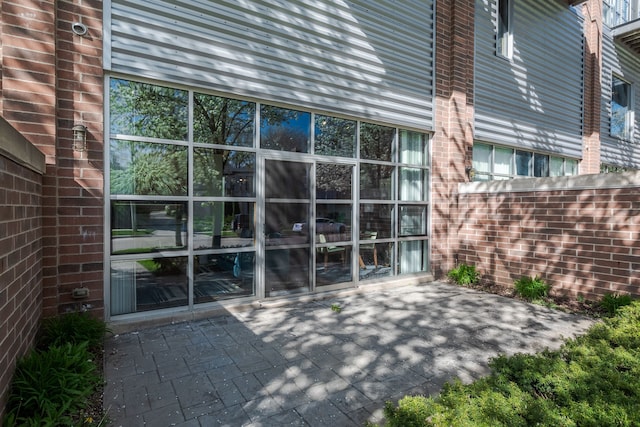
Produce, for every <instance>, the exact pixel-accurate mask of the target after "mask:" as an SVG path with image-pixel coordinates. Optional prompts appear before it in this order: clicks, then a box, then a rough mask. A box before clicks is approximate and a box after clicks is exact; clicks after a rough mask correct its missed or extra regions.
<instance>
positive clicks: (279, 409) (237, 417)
mask: <svg viewBox="0 0 640 427" xmlns="http://www.w3.org/2000/svg"><path fill="white" fill-rule="evenodd" d="M365 290H366V289H365ZM332 304H337V305H339V306H340V307H341V308H342V311H340V312H336V311H333V310H332V309H331V306H332ZM591 324H593V320H591V319H588V318H585V317H582V316H577V315H571V314H565V313H562V312H560V311H555V310H550V309H546V308H544V307H540V306H535V305H530V304H525V303H522V302H519V301H516V300H512V299H508V298H503V297H500V296H496V295H491V294H485V293H481V292H478V291H474V290H470V289H466V288H461V287H457V286H451V285H447V284H443V283H438V282H434V283H426V284H423V285H417V286H408V287H399V288H393V289H384V290H369V291H368V292H366V293H363V294H356V295H354V294H351V295H348V296H334V297H332V298H328V299H325V300H320V301H315V302H310V303H293V304H292V305H289V306H286V307H279V308H267V309H260V310H254V311H250V312H244V313H234V314H231V313H229V314H228V315H224V316H218V317H213V318H211V319H207V320H200V321H193V322H187V323H177V324H173V325H168V326H161V327H156V328H152V329H146V330H140V331H138V332H133V333H127V334H122V335H118V336H114V337H112V338H109V339H108V340H107V342H106V345H105V352H106V355H105V376H106V381H107V384H106V386H105V393H104V405H105V408H106V409H108V414H109V418H110V419H111V420H112V425H114V426H142V425H147V426H152V427H156V426H174V425H175V426H203V427H204V426H207V427H208V426H234V427H235V426H284V425H295V426H334V427H337V426H362V425H364V423H365V422H366V421H373V422H379V421H380V420H381V419H382V407H383V405H384V402H385V401H387V400H392V401H394V402H395V401H396V400H397V399H399V398H401V397H402V396H403V395H405V394H432V393H437V392H438V391H439V390H440V389H441V387H442V385H443V384H444V383H445V382H446V381H448V380H451V379H453V378H455V377H458V378H461V379H462V380H463V381H471V380H472V379H474V378H478V377H480V376H482V375H485V374H487V373H488V368H487V361H488V359H489V358H490V357H493V356H495V355H497V354H499V353H506V354H513V353H516V352H535V351H539V350H542V349H543V348H545V347H550V348H557V347H559V346H560V344H561V343H562V341H563V339H564V338H566V337H571V336H574V335H575V334H580V333H582V332H584V331H585V330H586V329H587V328H588V327H589V326H590V325H591Z"/></svg>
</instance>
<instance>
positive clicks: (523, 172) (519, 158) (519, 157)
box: [516, 150, 533, 176]
mask: <svg viewBox="0 0 640 427" xmlns="http://www.w3.org/2000/svg"><path fill="white" fill-rule="evenodd" d="M531 157H533V153H530V152H528V151H520V150H516V174H518V175H520V176H531V173H530V172H531Z"/></svg>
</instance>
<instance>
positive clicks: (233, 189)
mask: <svg viewBox="0 0 640 427" xmlns="http://www.w3.org/2000/svg"><path fill="white" fill-rule="evenodd" d="M255 163H256V155H255V154H254V153H248V152H245V151H227V150H220V149H210V148H198V147H196V148H194V149H193V194H194V195H195V196H209V197H221V196H227V197H254V196H255V190H254V179H255Z"/></svg>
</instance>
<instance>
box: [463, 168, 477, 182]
mask: <svg viewBox="0 0 640 427" xmlns="http://www.w3.org/2000/svg"><path fill="white" fill-rule="evenodd" d="M464 171H465V172H466V173H467V176H468V177H469V181H470V182H471V181H473V178H475V176H476V170H475V169H474V168H473V167H472V166H465V168H464Z"/></svg>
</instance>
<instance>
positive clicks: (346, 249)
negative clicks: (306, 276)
mask: <svg viewBox="0 0 640 427" xmlns="http://www.w3.org/2000/svg"><path fill="white" fill-rule="evenodd" d="M317 242H318V245H317V246H316V285H317V286H328V285H335V284H338V283H347V282H351V281H353V275H352V268H351V246H349V245H347V246H340V245H335V244H333V243H326V242H323V241H322V240H321V239H318V240H317Z"/></svg>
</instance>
